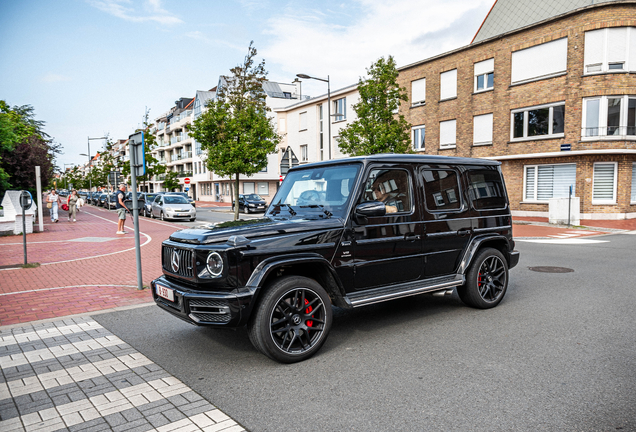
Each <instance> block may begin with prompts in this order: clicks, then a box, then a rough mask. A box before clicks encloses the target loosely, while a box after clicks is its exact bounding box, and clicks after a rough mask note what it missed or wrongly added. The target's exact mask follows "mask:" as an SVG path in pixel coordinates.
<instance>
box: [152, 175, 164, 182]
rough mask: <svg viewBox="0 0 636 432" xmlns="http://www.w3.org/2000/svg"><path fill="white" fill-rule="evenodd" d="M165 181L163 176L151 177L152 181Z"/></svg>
mask: <svg viewBox="0 0 636 432" xmlns="http://www.w3.org/2000/svg"><path fill="white" fill-rule="evenodd" d="M165 179H166V175H165V174H157V175H156V176H154V177H153V180H154V181H164V180H165Z"/></svg>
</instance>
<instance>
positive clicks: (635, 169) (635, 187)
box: [632, 163, 636, 203]
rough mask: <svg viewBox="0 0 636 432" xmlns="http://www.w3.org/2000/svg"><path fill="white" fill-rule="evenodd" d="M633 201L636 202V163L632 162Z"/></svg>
mask: <svg viewBox="0 0 636 432" xmlns="http://www.w3.org/2000/svg"><path fill="white" fill-rule="evenodd" d="M632 203H636V163H634V164H632Z"/></svg>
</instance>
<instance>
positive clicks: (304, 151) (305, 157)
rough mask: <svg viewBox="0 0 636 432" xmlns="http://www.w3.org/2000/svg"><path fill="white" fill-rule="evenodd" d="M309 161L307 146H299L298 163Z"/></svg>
mask: <svg viewBox="0 0 636 432" xmlns="http://www.w3.org/2000/svg"><path fill="white" fill-rule="evenodd" d="M308 160H309V155H308V154H307V145H301V146H300V161H301V162H307V161H308Z"/></svg>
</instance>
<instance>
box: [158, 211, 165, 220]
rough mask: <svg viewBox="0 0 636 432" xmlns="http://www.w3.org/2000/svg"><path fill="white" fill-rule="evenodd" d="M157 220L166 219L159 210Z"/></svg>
mask: <svg viewBox="0 0 636 432" xmlns="http://www.w3.org/2000/svg"><path fill="white" fill-rule="evenodd" d="M159 220H162V221H164V220H166V219H165V218H164V217H163V212H160V213H159Z"/></svg>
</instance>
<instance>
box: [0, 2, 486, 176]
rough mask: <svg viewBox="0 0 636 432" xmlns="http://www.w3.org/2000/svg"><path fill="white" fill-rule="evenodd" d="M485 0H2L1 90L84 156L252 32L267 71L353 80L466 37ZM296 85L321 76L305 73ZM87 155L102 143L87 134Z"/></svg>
mask: <svg viewBox="0 0 636 432" xmlns="http://www.w3.org/2000/svg"><path fill="white" fill-rule="evenodd" d="M493 4H494V0H419V1H416V0H348V1H346V2H342V1H332V0H323V1H321V2H314V1H300V0H296V1H269V0H259V1H256V0H224V1H218V0H199V1H195V0H178V1H171V0H0V100H4V101H6V102H7V103H8V104H9V105H11V106H16V105H18V106H20V105H31V106H32V107H33V108H34V109H35V117H36V119H37V120H42V121H44V122H45V127H44V131H45V132H46V133H48V134H49V135H50V136H51V137H52V139H53V140H54V141H55V142H57V143H59V144H61V146H62V151H63V153H62V154H60V155H58V156H57V158H56V165H57V166H58V167H59V168H63V167H64V164H80V163H82V164H83V163H85V162H86V161H87V157H86V156H81V155H80V154H81V153H88V138H89V137H91V138H98V137H103V136H107V135H108V136H109V137H110V138H111V139H113V140H117V139H126V138H128V136H129V135H131V134H132V133H134V131H135V129H136V128H138V127H140V126H141V124H142V122H143V118H144V113H145V112H146V110H149V118H150V120H154V119H155V118H157V117H159V116H161V114H163V113H165V112H167V111H168V110H169V109H170V108H171V107H172V106H174V102H175V101H176V100H178V99H179V98H181V97H189V98H191V97H194V95H195V93H196V91H197V90H209V89H211V88H212V87H214V86H216V84H217V82H218V78H219V76H220V75H224V74H228V73H229V70H230V69H231V68H232V67H234V66H236V65H238V64H241V63H242V61H243V59H244V58H245V55H246V53H247V48H248V46H249V44H250V41H254V46H255V47H256V49H257V50H258V55H257V57H256V59H257V60H258V61H260V60H261V59H263V60H264V61H265V68H266V70H267V71H268V79H270V80H272V81H276V82H287V83H290V82H292V81H293V80H294V79H295V77H296V74H299V73H303V74H307V75H311V76H315V77H321V78H326V77H327V76H329V78H330V81H331V89H332V90H337V89H339V88H343V87H346V86H349V85H351V84H355V83H357V82H358V80H359V78H360V77H364V76H365V74H366V69H367V68H369V67H370V66H371V64H372V63H373V62H375V61H376V60H377V59H379V58H380V57H385V58H386V57H388V56H389V55H392V56H393V57H394V58H395V61H396V63H397V65H398V67H400V66H405V65H408V64H411V63H414V62H417V61H420V60H423V59H426V58H429V57H432V56H435V55H438V54H442V53H444V52H447V51H451V50H453V49H456V48H459V47H462V46H465V45H468V44H470V41H471V40H472V38H473V37H474V35H475V33H476V32H477V30H478V29H479V26H480V25H481V23H482V21H483V20H484V18H485V17H486V15H487V14H488V11H489V10H490V8H491V7H492V5H493ZM302 92H303V95H311V96H319V95H322V94H325V93H326V92H327V89H326V84H325V83H322V82H320V81H316V80H303V83H302ZM90 146H91V154H95V151H98V150H99V149H100V148H101V147H102V146H103V141H102V140H91V141H90Z"/></svg>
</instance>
